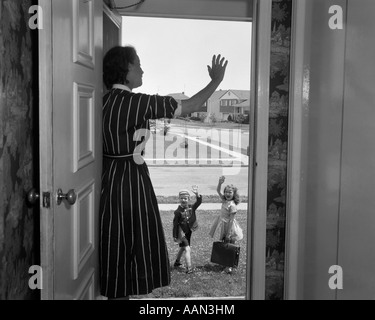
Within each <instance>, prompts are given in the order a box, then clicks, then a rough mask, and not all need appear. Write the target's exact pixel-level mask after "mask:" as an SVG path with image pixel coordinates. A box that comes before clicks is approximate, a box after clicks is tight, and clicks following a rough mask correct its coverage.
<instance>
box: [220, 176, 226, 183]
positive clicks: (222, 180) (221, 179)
mask: <svg viewBox="0 0 375 320" xmlns="http://www.w3.org/2000/svg"><path fill="white" fill-rule="evenodd" d="M224 181H225V177H224V176H221V177H220V178H219V183H220V184H223V183H224Z"/></svg>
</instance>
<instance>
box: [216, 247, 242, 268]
mask: <svg viewBox="0 0 375 320" xmlns="http://www.w3.org/2000/svg"><path fill="white" fill-rule="evenodd" d="M239 258H240V246H238V245H235V244H233V243H225V242H223V241H215V242H214V243H213V245H212V253H211V262H213V263H217V264H221V265H222V266H226V267H237V266H238V259H239Z"/></svg>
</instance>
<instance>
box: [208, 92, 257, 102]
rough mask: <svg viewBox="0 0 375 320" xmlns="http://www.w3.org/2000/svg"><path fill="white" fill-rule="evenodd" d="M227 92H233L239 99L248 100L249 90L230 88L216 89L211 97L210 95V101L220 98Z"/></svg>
mask: <svg viewBox="0 0 375 320" xmlns="http://www.w3.org/2000/svg"><path fill="white" fill-rule="evenodd" d="M228 92H231V93H233V94H234V95H236V96H237V97H238V98H239V99H240V100H250V90H232V89H229V90H218V91H215V92H214V93H213V94H212V95H211V97H210V100H211V101H217V100H220V98H221V97H223V96H224V95H225V94H227V93H228Z"/></svg>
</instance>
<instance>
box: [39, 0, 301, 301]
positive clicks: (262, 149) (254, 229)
mask: <svg viewBox="0 0 375 320" xmlns="http://www.w3.org/2000/svg"><path fill="white" fill-rule="evenodd" d="M300 1H301V0H300ZM103 5H105V4H104V3H103ZM39 6H40V7H41V8H42V10H43V29H40V30H39V49H38V50H39V61H43V63H39V123H40V134H39V145H40V159H39V163H40V195H41V201H40V231H41V245H40V251H41V267H42V271H43V282H42V288H43V289H42V290H41V299H42V300H53V299H54V270H53V263H54V242H53V241H54V210H53V206H51V207H49V208H47V207H45V206H44V203H45V200H48V201H50V203H51V204H52V201H54V198H55V195H54V194H52V190H53V182H54V181H53V136H52V132H53V131H52V128H53V123H52V110H53V107H52V106H53V97H52V88H53V84H52V71H53V59H52V0H39ZM253 12H254V16H253V21H252V23H253V28H252V34H253V38H252V52H253V54H252V62H251V64H252V71H251V77H252V85H251V102H252V103H251V105H252V107H251V110H250V113H251V117H253V120H255V122H253V123H254V124H255V126H253V128H250V130H251V132H252V133H253V135H252V136H253V139H252V143H250V144H249V149H250V155H251V156H250V157H249V168H252V175H250V174H249V188H248V201H249V202H248V219H247V220H248V222H247V223H248V235H247V238H248V245H247V264H248V267H247V271H246V284H247V287H246V299H252V300H253V299H261V300H263V299H264V298H265V258H264V257H265V245H266V229H265V228H263V229H264V230H262V228H260V227H259V226H262V225H263V226H265V225H266V215H265V212H266V211H267V208H266V204H267V172H268V168H267V163H268V149H267V146H268V116H269V112H268V111H269V72H270V39H271V13H272V0H262V1H260V0H254V1H253ZM259 17H261V19H260V18H259ZM191 18H192V17H191ZM254 26H256V27H255V28H254ZM258 34H262V37H258V36H257V35H258ZM255 68H256V69H255ZM254 70H256V71H257V72H254ZM255 93H256V94H255ZM250 123H252V121H250ZM250 142H251V141H250ZM249 173H250V171H249ZM44 192H49V196H46V197H44V196H43V193H44ZM43 199H44V200H43ZM250 210H251V211H250ZM250 212H253V215H250ZM288 247H289V246H288ZM292 262H293V261H292ZM288 267H289V265H288ZM293 281H294V280H293ZM284 287H285V282H284Z"/></svg>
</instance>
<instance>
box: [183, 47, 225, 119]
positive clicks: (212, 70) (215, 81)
mask: <svg viewBox="0 0 375 320" xmlns="http://www.w3.org/2000/svg"><path fill="white" fill-rule="evenodd" d="M224 61H225V62H224ZM227 64H228V60H225V58H221V55H220V54H219V55H218V56H217V57H216V55H214V56H213V57H212V66H211V67H210V66H207V67H208V74H209V75H210V77H211V81H210V83H209V84H208V85H207V86H206V87H205V88H203V89H202V90H201V91H199V92H198V93H196V94H195V95H194V96H192V97H191V98H190V99H186V100H182V101H181V107H182V108H181V113H180V114H179V115H181V116H185V115H187V114H190V113H193V112H199V111H201V107H202V105H203V104H204V103H205V102H206V101H207V100H208V99H209V98H210V97H211V95H212V94H213V93H214V92H215V90H216V89H217V87H218V86H219V84H220V83H221V81H223V79H224V74H225V69H226V67H227Z"/></svg>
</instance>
